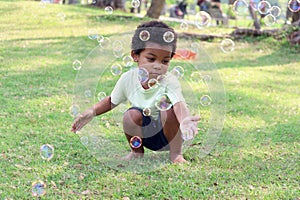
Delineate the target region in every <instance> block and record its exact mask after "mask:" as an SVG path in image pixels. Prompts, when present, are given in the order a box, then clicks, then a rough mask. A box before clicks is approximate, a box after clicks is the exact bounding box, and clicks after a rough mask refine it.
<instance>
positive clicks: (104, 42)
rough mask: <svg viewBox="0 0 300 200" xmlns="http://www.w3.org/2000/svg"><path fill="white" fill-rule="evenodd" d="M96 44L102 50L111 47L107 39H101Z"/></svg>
mask: <svg viewBox="0 0 300 200" xmlns="http://www.w3.org/2000/svg"><path fill="white" fill-rule="evenodd" d="M98 42H99V45H100V46H101V47H102V48H103V49H108V48H110V46H111V41H110V39H109V38H107V37H103V38H102V39H101V40H100V41H99V40H98Z"/></svg>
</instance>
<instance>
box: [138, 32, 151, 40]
mask: <svg viewBox="0 0 300 200" xmlns="http://www.w3.org/2000/svg"><path fill="white" fill-rule="evenodd" d="M139 38H140V40H142V41H144V42H145V41H148V40H149V39H150V33H149V32H148V31H146V30H143V31H141V32H140V34H139Z"/></svg>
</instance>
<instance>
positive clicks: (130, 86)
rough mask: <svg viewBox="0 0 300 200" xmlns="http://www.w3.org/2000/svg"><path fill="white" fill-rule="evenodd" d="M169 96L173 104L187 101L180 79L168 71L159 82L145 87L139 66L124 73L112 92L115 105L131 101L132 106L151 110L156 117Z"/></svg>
mask: <svg viewBox="0 0 300 200" xmlns="http://www.w3.org/2000/svg"><path fill="white" fill-rule="evenodd" d="M164 97H167V99H168V100H167V101H166V102H168V101H169V103H170V104H171V105H175V104H176V103H177V102H181V101H183V102H185V99H184V97H183V96H182V92H181V86H180V83H179V81H178V79H177V78H176V77H175V76H174V75H173V74H171V73H169V72H168V73H167V74H166V76H165V78H164V79H162V81H159V84H156V85H155V86H154V87H152V88H149V89H144V88H143V87H142V85H141V83H140V81H139V78H138V68H135V69H132V70H129V71H128V72H126V73H124V74H122V76H121V77H120V79H119V80H118V81H117V83H116V85H115V87H114V89H113V91H112V93H111V102H112V103H113V104H115V105H119V104H120V103H124V102H126V101H129V103H130V104H131V106H132V107H138V108H141V109H144V108H148V109H150V110H151V116H152V117H154V118H156V119H157V117H158V114H159V111H160V110H159V108H161V109H165V108H166V105H165V104H163V103H164V102H163V103H162V104H161V103H160V101H162V99H164Z"/></svg>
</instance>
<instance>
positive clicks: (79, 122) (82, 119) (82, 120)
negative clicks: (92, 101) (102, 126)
mask: <svg viewBox="0 0 300 200" xmlns="http://www.w3.org/2000/svg"><path fill="white" fill-rule="evenodd" d="M94 116H95V114H94V110H93V109H88V110H86V111H84V112H83V113H82V114H80V115H79V116H78V117H77V118H76V119H75V120H74V122H73V124H72V129H71V131H72V132H74V133H76V132H77V131H80V129H82V127H84V126H85V125H86V124H87V123H89V122H90V121H91V120H92V119H93V117H94Z"/></svg>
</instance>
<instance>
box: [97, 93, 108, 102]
mask: <svg viewBox="0 0 300 200" xmlns="http://www.w3.org/2000/svg"><path fill="white" fill-rule="evenodd" d="M105 97H106V93H105V92H99V93H98V94H97V99H98V101H101V100H102V99H104V98H105Z"/></svg>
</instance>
